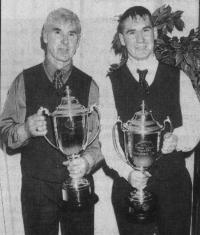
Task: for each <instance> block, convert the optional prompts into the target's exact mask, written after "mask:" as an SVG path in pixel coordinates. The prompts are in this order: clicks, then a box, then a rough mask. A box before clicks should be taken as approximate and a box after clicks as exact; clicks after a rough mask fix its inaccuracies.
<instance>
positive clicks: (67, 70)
mask: <svg viewBox="0 0 200 235" xmlns="http://www.w3.org/2000/svg"><path fill="white" fill-rule="evenodd" d="M43 67H44V70H45V73H46V75H47V77H48V79H49V80H50V81H51V82H52V81H53V79H54V73H55V71H56V70H57V69H58V68H56V66H55V65H54V64H52V63H51V62H50V61H49V60H48V59H47V58H45V60H44V62H43ZM72 67H73V64H72V63H70V64H68V65H66V66H64V67H63V68H61V69H60V70H61V71H62V72H63V82H64V83H65V82H66V81H67V80H68V78H69V76H70V74H71V71H72Z"/></svg>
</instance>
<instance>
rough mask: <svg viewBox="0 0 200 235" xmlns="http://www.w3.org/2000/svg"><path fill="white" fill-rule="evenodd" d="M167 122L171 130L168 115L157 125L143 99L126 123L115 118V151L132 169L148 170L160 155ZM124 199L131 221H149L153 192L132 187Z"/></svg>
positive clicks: (154, 201)
mask: <svg viewBox="0 0 200 235" xmlns="http://www.w3.org/2000/svg"><path fill="white" fill-rule="evenodd" d="M166 123H168V124H169V126H170V131H171V130H172V126H171V122H170V120H169V117H167V118H166V120H165V121H164V125H163V126H162V125H160V124H159V123H158V122H157V121H156V120H154V118H153V116H152V113H151V111H150V112H148V111H147V110H145V103H144V101H143V102H142V109H141V110H140V111H138V112H136V113H135V115H134V116H133V118H132V119H131V120H128V121H127V122H126V123H122V121H121V120H117V122H116V123H115V125H114V126H113V144H114V147H115V150H116V152H117V153H118V155H119V156H120V157H121V158H122V160H123V161H125V162H126V163H127V164H129V165H130V166H131V167H132V168H133V169H135V170H138V171H142V172H145V171H147V170H148V168H149V167H150V166H151V165H152V163H153V162H154V161H155V160H156V159H158V157H159V152H160V149H161V145H162V143H161V142H162V141H161V140H162V135H163V131H164V129H165V124H166ZM118 128H119V129H118ZM117 130H120V132H121V133H122V135H123V141H121V142H123V145H124V146H122V148H121V146H120V143H119V137H118V136H119V132H118V131H117ZM117 134H118V135H117ZM121 144H122V143H121ZM127 201H128V208H129V209H128V210H129V211H128V215H129V217H131V218H132V219H133V221H137V222H148V221H152V220H153V219H154V218H155V212H156V198H155V195H154V194H153V193H152V192H150V191H147V190H146V189H143V188H140V189H135V188H133V190H132V191H131V192H130V194H129V196H128V197H127Z"/></svg>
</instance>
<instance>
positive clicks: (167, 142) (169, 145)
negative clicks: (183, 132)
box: [161, 132, 178, 154]
mask: <svg viewBox="0 0 200 235" xmlns="http://www.w3.org/2000/svg"><path fill="white" fill-rule="evenodd" d="M177 143H178V137H177V136H176V135H174V134H172V133H169V132H168V133H166V134H165V135H164V140H163V146H162V149H161V151H162V153H163V154H168V153H171V152H173V151H174V150H175V149H176V146H177Z"/></svg>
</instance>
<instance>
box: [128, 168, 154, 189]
mask: <svg viewBox="0 0 200 235" xmlns="http://www.w3.org/2000/svg"><path fill="white" fill-rule="evenodd" d="M149 177H151V174H150V173H149V172H148V171H139V170H133V171H131V172H130V174H129V176H128V182H129V183H130V184H131V186H132V187H134V188H136V189H144V188H145V187H146V185H147V181H148V179H149Z"/></svg>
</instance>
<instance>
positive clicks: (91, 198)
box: [62, 193, 99, 211]
mask: <svg viewBox="0 0 200 235" xmlns="http://www.w3.org/2000/svg"><path fill="white" fill-rule="evenodd" d="M98 200H99V197H98V196H97V195H96V194H95V193H93V194H90V195H88V198H87V200H82V201H66V200H63V201H62V209H63V210H71V211H82V210H88V209H89V208H91V207H93V206H94V204H95V203H97V202H98Z"/></svg>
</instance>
